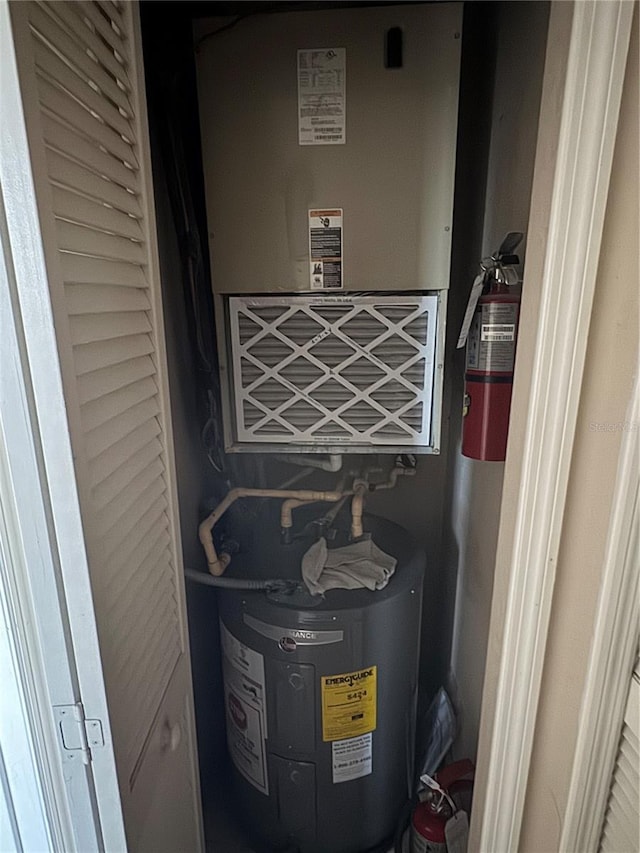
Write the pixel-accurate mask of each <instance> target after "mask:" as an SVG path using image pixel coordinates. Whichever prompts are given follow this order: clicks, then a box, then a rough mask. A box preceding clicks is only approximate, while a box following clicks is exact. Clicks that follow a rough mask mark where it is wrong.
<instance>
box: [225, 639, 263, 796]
mask: <svg viewBox="0 0 640 853" xmlns="http://www.w3.org/2000/svg"><path fill="white" fill-rule="evenodd" d="M220 637H221V640H222V671H223V675H224V704H225V713H226V718H227V744H228V746H229V754H230V756H231V760H232V761H233V763H234V764H235V766H236V768H237V769H238V771H239V772H240V773H241V774H242V775H243V776H244V777H245V779H247V781H249V782H250V783H251V784H252V785H253V786H254V787H255V788H257V789H258V790H259V791H262V793H263V794H268V793H269V780H268V777H267V755H266V744H265V741H266V738H267V713H266V704H265V703H266V699H265V681H264V658H263V656H262V655H261V654H259V653H258V652H256V651H254V650H253V649H250V648H249V647H248V646H245V645H244V643H241V642H240V641H239V640H237V639H236V638H235V637H234V636H233V634H231V633H230V631H228V630H227V628H225V626H224V625H223V623H222V622H220Z"/></svg>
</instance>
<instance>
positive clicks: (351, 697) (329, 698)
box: [321, 666, 378, 741]
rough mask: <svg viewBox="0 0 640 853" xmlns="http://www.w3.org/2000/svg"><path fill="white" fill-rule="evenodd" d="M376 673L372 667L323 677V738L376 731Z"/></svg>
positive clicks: (329, 738) (343, 738)
mask: <svg viewBox="0 0 640 853" xmlns="http://www.w3.org/2000/svg"><path fill="white" fill-rule="evenodd" d="M377 672H378V668H377V667H375V666H372V667H369V668H367V669H358V670H356V671H355V672H343V673H341V674H340V675H328V676H323V677H322V678H321V692H322V740H323V741H337V740H346V739H347V738H355V737H358V736H359V735H364V734H367V732H372V731H374V730H375V727H376V702H377V699H376V697H377Z"/></svg>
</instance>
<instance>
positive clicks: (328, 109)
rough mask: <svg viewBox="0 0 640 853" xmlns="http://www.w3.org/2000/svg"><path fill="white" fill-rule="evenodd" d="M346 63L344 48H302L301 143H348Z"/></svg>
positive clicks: (300, 80) (300, 79) (299, 129)
mask: <svg viewBox="0 0 640 853" xmlns="http://www.w3.org/2000/svg"><path fill="white" fill-rule="evenodd" d="M346 62H347V51H346V50H345V48H344V47H328V48H317V49H315V50H299V51H298V143H299V144H300V145H344V143H345V142H346V118H347V113H346V85H345V83H346Z"/></svg>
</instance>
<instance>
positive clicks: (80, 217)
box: [52, 186, 142, 242]
mask: <svg viewBox="0 0 640 853" xmlns="http://www.w3.org/2000/svg"><path fill="white" fill-rule="evenodd" d="M52 200H53V212H54V213H55V215H56V218H57V219H65V220H66V221H67V222H74V223H76V224H77V225H85V226H87V227H89V228H93V229H95V230H97V231H104V232H107V233H111V234H118V235H119V236H121V237H128V238H130V239H133V240H136V241H138V242H140V241H141V239H142V231H141V229H140V224H139V223H138V221H137V219H134V218H133V217H132V216H129V215H128V214H126V213H121V212H120V211H119V210H115V209H114V208H113V207H107V206H106V205H104V204H97V203H96V202H94V201H92V200H91V199H87V198H85V197H84V196H81V195H77V193H73V192H69V191H68V190H66V189H61V188H59V187H55V186H54V187H53V188H52Z"/></svg>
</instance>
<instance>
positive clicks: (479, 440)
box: [458, 231, 524, 462]
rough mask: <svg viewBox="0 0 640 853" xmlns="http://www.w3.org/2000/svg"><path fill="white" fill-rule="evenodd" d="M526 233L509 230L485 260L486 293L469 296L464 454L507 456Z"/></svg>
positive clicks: (491, 457) (481, 280)
mask: <svg viewBox="0 0 640 853" xmlns="http://www.w3.org/2000/svg"><path fill="white" fill-rule="evenodd" d="M523 236H524V235H523V234H522V233H521V232H519V231H512V232H510V233H509V234H507V236H506V237H505V239H504V240H503V241H502V243H501V245H500V248H499V249H498V251H497V252H494V254H493V255H492V256H491V257H490V258H486V259H485V260H483V261H482V263H481V265H480V269H481V274H480V276H478V278H477V279H476V282H477V284H478V286H481V288H482V292H481V295H480V296H479V297H476V298H477V302H476V304H475V308H473V307H472V305H471V301H470V305H469V309H468V314H467V316H469V314H470V313H471V310H473V314H472V315H471V323H470V325H469V326H468V335H465V337H466V344H467V356H466V370H465V393H464V408H463V415H464V417H463V426H462V453H463V454H464V455H465V456H468V457H470V458H471V459H480V460H482V461H488V462H502V461H504V459H505V456H506V450H507V434H508V431H509V412H510V409H511V390H512V388H513V366H514V362H515V355H516V343H517V337H518V320H519V314H520V295H519V294H518V293H515V292H514V291H513V290H512V288H513V285H515V284H517V283H518V274H517V271H516V269H515V267H516V265H517V264H519V263H520V259H519V258H518V256H517V255H516V254H514V252H515V249H516V248H517V246H518V245H519V243H520V241H521V240H522V238H523ZM472 298H473V291H472ZM467 322H468V321H467ZM463 331H464V330H463ZM462 337H463V336H462V334H461V339H462ZM458 345H459V346H460V341H459V342H458Z"/></svg>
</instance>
